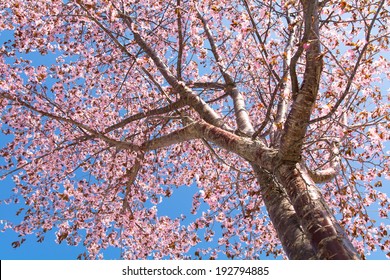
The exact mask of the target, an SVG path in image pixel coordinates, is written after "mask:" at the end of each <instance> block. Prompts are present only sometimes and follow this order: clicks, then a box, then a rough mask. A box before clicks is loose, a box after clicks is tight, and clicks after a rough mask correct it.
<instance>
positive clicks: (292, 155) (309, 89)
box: [279, 0, 323, 162]
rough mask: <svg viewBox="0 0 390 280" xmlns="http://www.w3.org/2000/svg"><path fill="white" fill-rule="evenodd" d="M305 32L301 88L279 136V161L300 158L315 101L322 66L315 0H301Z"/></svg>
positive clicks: (292, 160) (296, 160)
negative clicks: (304, 65)
mask: <svg viewBox="0 0 390 280" xmlns="http://www.w3.org/2000/svg"><path fill="white" fill-rule="evenodd" d="M302 5H303V9H304V19H305V34H304V37H306V38H307V42H309V44H310V45H309V47H308V49H307V51H306V68H305V73H304V77H303V82H302V86H301V89H300V90H299V92H298V93H297V95H296V96H295V98H294V100H293V104H292V108H291V111H290V113H289V115H288V117H287V120H286V125H285V128H284V131H283V135H282V137H281V144H280V152H279V156H280V158H281V160H283V161H291V162H300V160H301V154H302V146H303V139H304V137H305V134H306V131H307V127H308V125H309V121H310V116H311V112H312V109H313V106H314V103H315V101H316V97H317V94H318V88H319V83H320V77H321V71H322V66H323V61H322V56H321V53H320V43H319V40H318V38H319V12H318V1H308V0H304V1H302ZM293 90H294V89H293Z"/></svg>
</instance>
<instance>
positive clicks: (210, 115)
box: [122, 14, 232, 131]
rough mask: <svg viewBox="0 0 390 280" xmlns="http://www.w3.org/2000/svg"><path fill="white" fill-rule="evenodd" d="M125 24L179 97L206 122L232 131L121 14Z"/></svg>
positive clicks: (127, 17) (130, 21)
mask: <svg viewBox="0 0 390 280" xmlns="http://www.w3.org/2000/svg"><path fill="white" fill-rule="evenodd" d="M122 18H123V19H124V21H125V23H126V24H127V26H128V27H129V28H130V30H131V32H132V33H133V36H134V40H135V42H136V43H137V44H138V45H139V46H140V47H141V49H142V50H143V51H144V52H145V53H146V54H147V55H148V56H149V57H150V58H151V59H152V60H153V62H154V64H155V65H156V67H157V69H158V70H159V71H160V73H161V74H162V75H163V77H164V78H165V80H166V81H167V82H168V83H169V85H170V86H171V87H172V88H173V89H174V90H175V91H177V92H178V93H179V94H180V95H181V98H182V99H184V100H186V101H187V103H188V104H189V105H190V106H191V107H193V108H194V109H195V111H196V112H197V113H198V114H199V115H200V116H201V117H202V118H203V119H204V120H205V121H207V122H208V123H211V124H213V125H216V126H218V127H222V128H223V129H226V130H230V131H232V129H231V128H229V127H228V126H227V125H226V124H224V122H223V120H222V118H221V117H220V116H219V115H218V114H217V113H216V112H215V111H214V110H213V109H212V108H211V107H210V106H209V105H208V104H207V103H206V102H204V101H203V100H202V99H201V98H200V97H199V96H197V95H196V94H195V93H194V92H193V91H192V90H191V89H190V88H189V87H187V86H186V85H185V84H184V83H183V82H181V81H179V80H178V79H177V78H176V77H175V76H174V75H173V74H172V73H171V71H170V70H169V68H168V66H167V65H165V63H164V62H163V61H162V60H161V58H160V57H159V55H158V54H157V52H156V51H155V50H154V49H152V48H151V47H150V46H149V45H148V44H147V42H146V41H145V40H144V39H143V38H142V36H141V35H140V34H139V32H137V31H136V30H135V29H134V28H133V24H134V23H133V21H132V19H131V18H130V17H129V16H127V15H123V14H122Z"/></svg>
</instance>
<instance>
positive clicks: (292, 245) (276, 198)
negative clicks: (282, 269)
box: [252, 165, 316, 260]
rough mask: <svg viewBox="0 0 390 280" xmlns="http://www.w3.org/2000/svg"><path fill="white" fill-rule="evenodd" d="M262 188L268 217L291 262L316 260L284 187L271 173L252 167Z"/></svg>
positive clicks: (256, 166) (255, 166)
mask: <svg viewBox="0 0 390 280" xmlns="http://www.w3.org/2000/svg"><path fill="white" fill-rule="evenodd" d="M252 166H253V170H254V171H255V173H256V176H257V180H258V182H259V185H260V186H261V188H260V192H261V195H262V197H263V200H264V203H265V206H266V208H267V212H268V215H269V217H270V219H271V221H272V223H273V225H274V228H275V230H276V232H277V234H278V237H279V240H280V242H281V243H282V246H283V249H284V252H285V253H286V255H287V256H288V258H289V259H290V260H309V259H316V253H315V250H314V248H313V247H312V245H311V242H310V240H309V239H308V238H307V236H306V234H305V232H304V230H303V228H302V226H301V224H300V221H299V218H298V216H297V214H296V212H295V210H294V207H293V206H292V204H291V202H290V200H289V198H288V196H287V194H286V192H285V191H284V189H283V187H282V186H281V185H280V184H279V183H278V182H277V181H276V180H275V178H274V177H273V176H272V174H270V173H269V172H267V171H265V170H264V169H262V168H260V167H259V166H258V165H252Z"/></svg>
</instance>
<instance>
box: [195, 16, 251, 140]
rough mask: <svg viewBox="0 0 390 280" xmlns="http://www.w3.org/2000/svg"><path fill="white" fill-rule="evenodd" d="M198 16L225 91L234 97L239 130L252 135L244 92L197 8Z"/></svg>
mask: <svg viewBox="0 0 390 280" xmlns="http://www.w3.org/2000/svg"><path fill="white" fill-rule="evenodd" d="M197 13H198V17H199V19H200V20H201V22H202V24H203V28H204V31H205V33H206V36H207V39H208V41H209V43H210V46H211V52H212V53H213V55H214V58H215V62H216V63H217V65H218V68H219V71H220V72H221V74H222V76H223V78H224V80H225V83H226V87H225V91H226V93H228V94H229V95H230V96H231V98H232V99H233V104H234V112H235V116H236V123H237V128H238V131H239V132H241V133H243V134H244V135H246V136H252V135H253V134H254V132H255V131H254V129H253V126H252V124H251V121H250V119H249V115H248V111H247V110H246V109H245V101H244V98H243V96H242V94H241V93H240V92H239V91H238V89H237V86H236V84H235V82H234V80H233V78H232V77H231V76H230V75H229V73H227V72H226V71H225V69H224V67H223V65H222V61H221V57H220V56H219V54H218V49H217V46H216V44H215V41H214V38H213V36H212V34H211V31H210V28H209V26H208V24H207V22H206V20H205V18H204V17H203V16H202V15H201V13H200V11H199V10H197Z"/></svg>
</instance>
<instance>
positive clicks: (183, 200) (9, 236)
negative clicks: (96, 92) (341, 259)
mask: <svg viewBox="0 0 390 280" xmlns="http://www.w3.org/2000/svg"><path fill="white" fill-rule="evenodd" d="M10 36H12V33H11V32H3V33H0V44H2V43H3V42H4V41H5V40H7V39H9V38H10ZM25 58H27V57H25ZM28 58H29V59H33V60H34V61H35V63H36V64H43V63H45V64H47V63H51V62H54V56H53V55H52V56H46V57H44V58H43V57H41V56H39V55H38V54H34V53H32V54H29V55H28ZM11 137H12V136H5V135H2V134H0V147H4V145H5V144H6V143H7V142H8V141H9V140H10V139H11ZM387 148H388V146H387ZM2 163H3V162H2V160H1V159H0V164H2ZM389 187H390V183H389V181H384V185H383V190H386V192H387V194H388V195H390V191H389ZM12 188H13V183H12V180H10V178H7V179H5V180H3V181H0V200H2V199H5V198H8V197H9V196H10V195H11V194H12V192H11V189H12ZM197 191H198V189H197V188H196V186H190V187H180V188H178V189H175V191H174V194H173V196H172V197H171V198H170V199H169V201H165V202H163V203H162V205H161V206H162V207H161V208H160V207H159V215H168V216H170V217H178V216H179V215H180V214H181V213H183V212H184V213H183V214H185V215H186V216H187V217H190V216H191V214H190V209H191V204H192V197H193V194H194V193H195V192H197ZM172 203H174V205H175V207H169V206H170V205H172ZM22 206H23V205H20V204H19V205H13V204H10V205H5V204H4V203H0V229H1V228H2V226H3V225H4V220H10V221H12V222H15V223H16V222H17V221H18V220H20V219H21V218H22V217H19V216H16V215H15V214H16V212H17V210H18V209H19V208H21V207H22ZM175 209H176V210H175ZM177 209H180V212H179V211H178V210H177ZM372 214H373V216H377V213H375V212H374V213H372ZM387 221H389V220H387ZM2 223H3V224H2ZM17 240H19V238H18V235H17V234H16V233H15V232H13V231H12V230H10V229H8V230H6V231H5V232H4V233H0V259H30V260H32V259H56V260H68V259H76V257H77V256H78V255H79V254H81V253H83V252H84V248H83V247H82V246H81V245H79V246H77V247H73V246H68V245H66V243H65V242H64V243H62V244H57V243H55V234H54V232H53V231H52V232H50V233H48V234H47V236H46V238H45V241H44V242H43V243H38V242H36V237H35V236H34V235H31V236H27V237H26V241H25V242H24V244H22V246H21V247H18V248H13V247H12V246H11V244H12V242H14V241H17ZM104 254H105V257H106V258H108V259H119V258H120V250H119V249H116V248H112V249H109V250H107V251H106V252H104ZM271 258H272V259H273V257H271ZM368 258H369V259H385V253H384V252H381V251H378V252H374V253H372V255H371V256H368Z"/></svg>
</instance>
